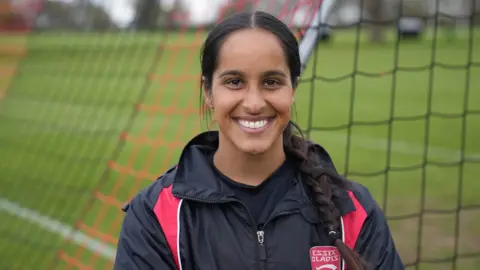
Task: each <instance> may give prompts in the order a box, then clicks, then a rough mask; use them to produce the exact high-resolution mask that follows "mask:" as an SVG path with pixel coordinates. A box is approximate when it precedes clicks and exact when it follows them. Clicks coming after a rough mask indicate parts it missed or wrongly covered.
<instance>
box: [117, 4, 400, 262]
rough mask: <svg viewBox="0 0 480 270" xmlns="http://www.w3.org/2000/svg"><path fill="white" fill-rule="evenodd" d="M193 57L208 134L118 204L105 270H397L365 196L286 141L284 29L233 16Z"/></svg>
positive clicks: (266, 20) (291, 54)
mask: <svg viewBox="0 0 480 270" xmlns="http://www.w3.org/2000/svg"><path fill="white" fill-rule="evenodd" d="M201 53H202V60H201V67H202V90H201V91H202V92H201V96H202V97H203V100H204V102H205V105H206V106H204V108H206V110H207V111H206V114H207V115H211V117H212V118H213V120H214V121H215V122H216V123H217V125H218V131H210V132H205V133H202V134H199V135H197V136H196V137H195V138H193V139H192V140H191V141H190V142H189V143H188V144H187V145H186V146H185V148H184V149H183V152H182V154H181V157H180V159H179V162H178V165H177V166H174V167H172V168H171V169H170V170H168V171H167V172H166V173H165V174H163V175H162V176H160V177H159V179H158V180H157V181H156V182H155V183H154V184H152V185H151V186H149V187H148V188H146V189H145V190H143V191H142V192H140V193H139V194H138V195H137V196H136V197H135V198H134V199H133V200H132V201H131V202H130V204H129V205H128V206H127V207H126V208H125V211H126V212H127V214H126V216H125V219H124V222H123V225H122V231H121V234H120V238H119V243H118V250H117V255H116V261H115V269H152V268H155V269H183V270H190V269H192V270H193V269H212V270H215V269H276V270H282V269H288V270H295V269H299V270H307V269H330V270H336V269H345V268H346V267H348V269H349V270H362V269H389V270H400V269H404V266H403V264H402V262H401V260H400V258H399V256H398V254H397V252H396V249H395V244H394V242H393V239H392V236H391V235H390V230H389V228H388V225H387V223H386V221H385V218H384V216H383V213H382V212H381V210H380V208H379V207H378V205H377V204H376V202H375V201H374V200H373V198H372V197H371V195H370V193H369V191H368V190H367V189H366V188H365V187H363V186H362V185H360V184H358V183H355V182H352V181H348V180H346V179H344V178H343V177H342V176H340V175H339V174H338V173H337V172H336V170H335V167H334V165H333V163H332V161H331V159H330V156H329V154H328V153H327V152H326V150H325V149H323V148H322V147H321V146H320V145H318V144H315V143H313V142H310V141H307V140H304V139H303V137H302V136H297V135H294V134H293V131H294V130H295V129H297V128H296V125H295V124H294V123H293V122H292V121H291V119H290V115H291V108H292V106H293V103H294V97H295V91H296V87H297V82H298V79H299V76H300V71H301V61H300V54H299V49H298V43H297V40H296V38H295V36H294V35H293V34H292V32H291V31H290V30H289V28H288V27H287V26H286V25H285V24H283V23H282V22H281V21H279V20H278V19H277V18H275V17H273V16H272V15H270V14H267V13H264V12H255V13H241V14H236V15H234V16H232V17H230V18H229V19H227V20H225V21H223V22H222V23H220V24H219V25H218V26H217V27H216V28H215V29H213V31H212V32H211V33H210V34H209V36H208V37H207V39H206V40H205V43H204V46H203V48H202V52H201ZM297 130H298V129H297Z"/></svg>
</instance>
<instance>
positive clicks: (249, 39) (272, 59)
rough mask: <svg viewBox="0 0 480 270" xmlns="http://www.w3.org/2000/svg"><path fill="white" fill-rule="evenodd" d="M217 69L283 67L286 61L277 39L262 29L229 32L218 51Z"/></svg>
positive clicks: (285, 66)
mask: <svg viewBox="0 0 480 270" xmlns="http://www.w3.org/2000/svg"><path fill="white" fill-rule="evenodd" d="M217 67H218V69H229V68H237V69H239V68H245V69H254V70H256V69H258V70H263V69H272V68H275V69H285V68H288V67H287V61H286V58H285V52H284V50H283V47H282V44H281V43H280V41H279V39H278V38H277V37H276V36H275V35H274V34H272V33H270V32H268V31H265V30H262V29H247V30H240V31H237V32H234V33H232V34H230V35H229V36H228V37H227V39H226V40H225V42H224V43H223V45H222V47H221V48H220V51H219V57H218V66H217Z"/></svg>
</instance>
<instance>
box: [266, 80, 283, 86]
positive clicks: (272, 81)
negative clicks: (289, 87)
mask: <svg viewBox="0 0 480 270" xmlns="http://www.w3.org/2000/svg"><path fill="white" fill-rule="evenodd" d="M264 83H265V85H266V86H276V85H278V84H280V83H279V82H278V81H277V80H273V79H268V80H265V82H264Z"/></svg>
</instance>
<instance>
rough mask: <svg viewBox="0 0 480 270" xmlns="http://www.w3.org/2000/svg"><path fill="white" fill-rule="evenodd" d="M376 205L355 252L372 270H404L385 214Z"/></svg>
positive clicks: (362, 231) (361, 233) (363, 228)
mask: <svg viewBox="0 0 480 270" xmlns="http://www.w3.org/2000/svg"><path fill="white" fill-rule="evenodd" d="M372 200H373V199H372ZM374 205H375V206H374V207H373V210H372V211H371V212H370V213H369V215H368V217H367V219H366V220H365V223H364V224H363V227H362V230H361V231H360V235H359V238H358V240H357V243H356V245H355V250H356V251H357V252H358V253H359V254H362V258H364V260H365V261H366V262H367V263H368V265H370V266H372V269H376V270H384V269H388V270H404V269H405V266H404V264H403V262H402V260H401V259H400V256H399V254H398V252H397V250H396V247H395V243H394V241H393V238H392V235H391V232H390V228H389V226H388V223H387V221H386V219H385V217H384V215H383V212H382V210H381V209H380V207H379V206H378V205H377V203H376V202H374Z"/></svg>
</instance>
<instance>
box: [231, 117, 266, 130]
mask: <svg viewBox="0 0 480 270" xmlns="http://www.w3.org/2000/svg"><path fill="white" fill-rule="evenodd" d="M274 119H275V117H266V118H263V119H255V120H249V119H248V120H247V119H244V118H233V120H234V121H235V122H236V123H237V124H238V126H239V127H240V128H241V129H242V130H243V131H244V132H247V133H260V132H263V131H265V130H266V129H267V128H268V127H269V126H270V124H271V123H272V122H273V120H274Z"/></svg>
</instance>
